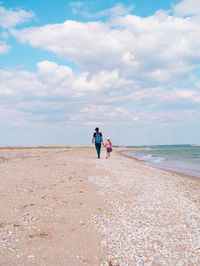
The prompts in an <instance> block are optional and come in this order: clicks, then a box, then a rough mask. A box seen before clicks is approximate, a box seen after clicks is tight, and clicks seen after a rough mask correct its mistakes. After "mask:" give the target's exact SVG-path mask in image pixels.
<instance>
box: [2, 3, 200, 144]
mask: <svg viewBox="0 0 200 266" xmlns="http://www.w3.org/2000/svg"><path fill="white" fill-rule="evenodd" d="M96 126H99V127H100V129H101V131H102V132H103V135H104V136H105V137H106V136H109V137H110V138H111V139H112V140H113V142H114V144H117V145H131V144H132V145H139V144H186V143H191V144H195V143H199V142H200V140H199V135H200V134H199V133H200V1H199V0H182V1H177V0H165V1H160V0H132V1H130V0H127V1H121V2H120V1H115V0H106V1H102V0H97V1H91V0H90V1H89V0H88V1H67V0H59V1H53V0H52V1H49V0H42V1H35V0H29V1H27V0H5V1H1V2H0V128H1V138H0V146H5V145H10V146H13V145H88V144H90V143H91V137H92V134H93V131H94V128H95V127H96Z"/></svg>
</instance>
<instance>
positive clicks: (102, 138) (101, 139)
mask: <svg viewBox="0 0 200 266" xmlns="http://www.w3.org/2000/svg"><path fill="white" fill-rule="evenodd" d="M101 141H102V144H103V145H104V143H103V137H102V136H101Z"/></svg>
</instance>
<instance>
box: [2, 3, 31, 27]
mask: <svg viewBox="0 0 200 266" xmlns="http://www.w3.org/2000/svg"><path fill="white" fill-rule="evenodd" d="M33 17H34V13H33V12H32V11H25V10H20V9H16V10H13V9H9V10H8V9H6V8H4V7H3V6H0V27H2V28H13V27H15V26H16V25H17V24H20V23H23V22H27V21H29V20H30V19H31V18H33Z"/></svg>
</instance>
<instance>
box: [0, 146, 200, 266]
mask: <svg viewBox="0 0 200 266" xmlns="http://www.w3.org/2000/svg"><path fill="white" fill-rule="evenodd" d="M122 151H124V149H123V148H114V151H113V152H112V154H111V159H108V160H106V159H105V158H106V150H105V149H104V148H103V149H102V154H101V159H100V160H98V159H97V158H96V157H97V156H96V151H95V149H94V148H66V149H65V148H63V149H58V148H57V149H4V150H0V171H1V175H0V178H1V186H0V197H1V201H0V265H77V266H78V265H199V264H200V237H199V236H200V192H199V191H200V179H199V178H194V177H190V176H187V175H183V174H177V173H175V172H170V171H166V170H162V169H157V168H154V167H151V166H148V165H146V164H145V163H144V162H142V161H139V160H136V159H133V158H129V157H127V156H125V155H123V154H122Z"/></svg>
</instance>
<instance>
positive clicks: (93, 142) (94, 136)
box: [92, 135, 95, 143]
mask: <svg viewBox="0 0 200 266" xmlns="http://www.w3.org/2000/svg"><path fill="white" fill-rule="evenodd" d="M94 139H95V135H93V138H92V143H94Z"/></svg>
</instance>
